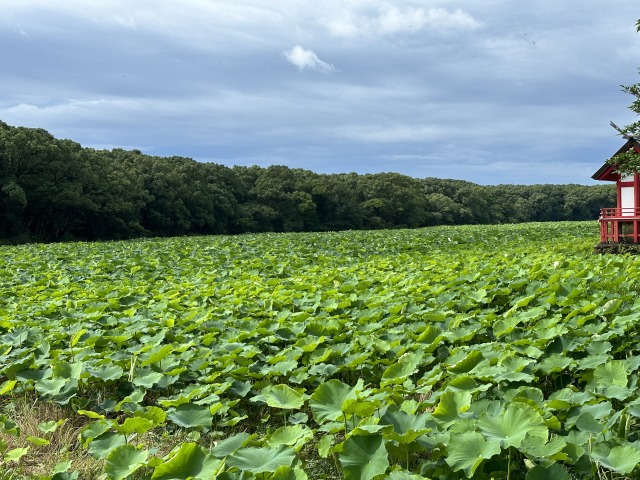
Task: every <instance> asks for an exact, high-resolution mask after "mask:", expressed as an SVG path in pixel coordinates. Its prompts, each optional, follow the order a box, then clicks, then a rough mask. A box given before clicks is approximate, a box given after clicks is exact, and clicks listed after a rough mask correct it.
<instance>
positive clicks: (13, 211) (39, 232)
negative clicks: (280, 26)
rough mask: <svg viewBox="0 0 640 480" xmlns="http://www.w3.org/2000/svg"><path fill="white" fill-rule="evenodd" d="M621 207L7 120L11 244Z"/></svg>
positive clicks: (564, 189) (3, 146) (2, 169)
mask: <svg viewBox="0 0 640 480" xmlns="http://www.w3.org/2000/svg"><path fill="white" fill-rule="evenodd" d="M638 108H639V109H640V105H639V107H638ZM613 204H615V190H614V189H613V187H612V185H598V186H582V185H528V186H526V185H496V186H482V185H477V184H474V183H471V182H466V181H461V180H443V179H438V178H423V179H417V178H411V177H408V176H405V175H400V174H398V173H378V174H366V175H357V174H355V173H346V174H345V173H343V174H318V173H314V172H311V171H308V170H303V169H295V168H288V167H285V166H278V165H276V166H270V167H267V168H261V167H257V166H253V167H232V168H229V167H226V166H223V165H217V164H214V163H199V162H196V161H195V160H193V159H190V158H184V157H158V156H150V155H145V154H143V153H142V152H140V151H139V150H131V151H127V150H123V149H113V150H95V149H92V148H84V147H82V146H81V145H80V144H78V143H76V142H73V141H71V140H60V139H56V138H54V137H53V136H52V135H51V134H49V133H48V132H47V131H45V130H42V129H34V128H25V127H13V126H9V125H7V124H6V123H3V122H0V239H2V240H3V241H4V242H13V243H16V242H25V241H34V240H37V241H62V240H108V239H123V238H133V237H139V236H176V235H205V234H237V233H245V232H292V231H328V230H346V229H380V228H416V227H424V226H430V225H452V224H477V223H513V222H527V221H558V220H586V219H595V218H597V216H598V212H599V209H600V208H601V207H603V206H608V205H613Z"/></svg>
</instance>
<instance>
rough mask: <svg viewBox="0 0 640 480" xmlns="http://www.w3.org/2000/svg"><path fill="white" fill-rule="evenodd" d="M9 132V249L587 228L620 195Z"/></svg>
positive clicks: (1, 195)
mask: <svg viewBox="0 0 640 480" xmlns="http://www.w3.org/2000/svg"><path fill="white" fill-rule="evenodd" d="M0 125H1V128H0V240H3V241H6V242H12V243H24V242H26V241H29V240H35V241H48V242H51V241H55V242H59V241H65V240H112V239H123V238H136V237H144V236H181V235H194V234H195V235H204V234H226V233H247V232H251V233H253V232H269V231H275V232H297V231H336V230H357V229H381V228H417V227H424V226H432V225H451V224H491V223H513V222H524V221H557V220H587V219H592V218H597V216H598V213H599V211H600V208H602V207H606V206H613V205H614V204H615V198H616V197H615V188H613V186H612V185H599V186H580V185H530V186H523V185H497V186H491V187H488V186H480V185H475V184H473V183H470V182H464V181H459V180H439V179H436V178H425V179H415V178H410V177H407V176H404V175H400V174H397V173H378V174H369V175H356V174H334V175H321V174H316V173H313V172H310V171H307V170H301V169H290V168H287V167H284V166H278V165H275V166H271V167H268V168H260V167H249V168H247V167H235V168H227V167H225V166H222V165H215V164H211V163H198V162H196V161H194V160H192V159H190V158H184V157H156V156H150V155H145V154H143V153H142V152H140V151H139V150H131V151H125V150H123V149H113V150H111V151H108V150H94V149H90V148H83V147H81V146H80V145H79V144H77V143H75V142H72V141H69V140H59V139H56V138H54V137H53V136H52V135H50V134H49V133H48V132H46V131H45V130H42V129H32V128H23V127H11V126H9V125H6V124H4V123H1V122H0ZM104 373H105V374H106V373H107V372H104ZM152 380H153V378H152V377H146V378H145V379H139V380H138V382H139V384H140V386H147V385H153V382H152Z"/></svg>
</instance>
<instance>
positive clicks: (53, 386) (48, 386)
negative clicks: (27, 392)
mask: <svg viewBox="0 0 640 480" xmlns="http://www.w3.org/2000/svg"><path fill="white" fill-rule="evenodd" d="M66 383H67V380H65V379H64V378H48V379H46V378H45V379H42V380H38V381H37V382H36V385H35V386H36V390H37V392H38V393H39V394H40V395H45V396H48V397H55V396H56V395H58V394H59V393H60V391H61V390H62V389H63V388H64V386H65V385H66Z"/></svg>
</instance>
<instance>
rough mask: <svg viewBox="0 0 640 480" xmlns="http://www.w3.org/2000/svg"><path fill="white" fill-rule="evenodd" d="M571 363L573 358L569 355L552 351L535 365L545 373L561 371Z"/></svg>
mask: <svg viewBox="0 0 640 480" xmlns="http://www.w3.org/2000/svg"><path fill="white" fill-rule="evenodd" d="M572 363H573V360H572V359H571V358H569V357H565V356H564V355H561V354H559V353H554V354H551V355H549V356H548V357H547V358H545V359H544V360H543V361H542V362H540V363H539V364H538V366H537V368H538V370H541V371H542V372H543V373H545V374H549V373H555V372H562V371H563V370H564V369H565V368H567V367H568V366H569V365H571V364H572Z"/></svg>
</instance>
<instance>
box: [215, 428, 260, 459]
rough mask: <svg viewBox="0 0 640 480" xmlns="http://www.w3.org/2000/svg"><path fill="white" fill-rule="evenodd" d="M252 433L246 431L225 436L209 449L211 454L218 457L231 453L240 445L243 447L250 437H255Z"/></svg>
mask: <svg viewBox="0 0 640 480" xmlns="http://www.w3.org/2000/svg"><path fill="white" fill-rule="evenodd" d="M255 436H256V435H255V434H254V435H250V434H248V433H246V432H240V433H237V434H235V435H233V436H232V437H229V438H225V439H224V440H222V441H220V442H218V444H217V445H216V446H215V447H213V448H212V449H211V454H212V455H215V456H216V457H218V458H224V457H226V456H227V455H231V454H232V453H233V452H235V451H236V450H237V449H239V448H240V447H244V446H245V445H246V444H247V443H248V442H249V441H250V440H251V439H253V438H255Z"/></svg>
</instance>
